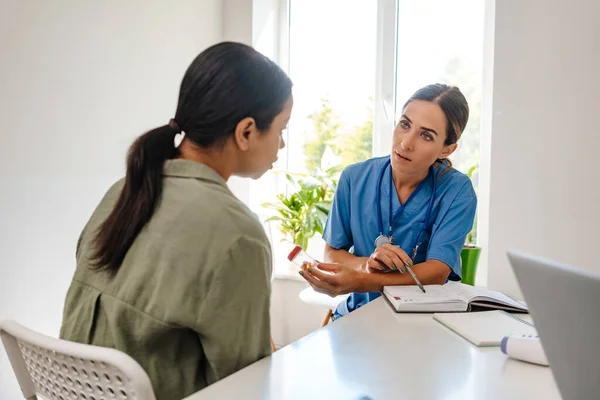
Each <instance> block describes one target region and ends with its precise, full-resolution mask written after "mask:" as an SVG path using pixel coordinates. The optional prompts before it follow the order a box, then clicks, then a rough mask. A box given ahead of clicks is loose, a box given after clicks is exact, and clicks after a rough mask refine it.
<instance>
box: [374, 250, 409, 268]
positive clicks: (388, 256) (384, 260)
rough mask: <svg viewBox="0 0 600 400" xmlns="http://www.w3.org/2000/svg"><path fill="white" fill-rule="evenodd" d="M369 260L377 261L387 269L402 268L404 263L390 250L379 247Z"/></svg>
mask: <svg viewBox="0 0 600 400" xmlns="http://www.w3.org/2000/svg"><path fill="white" fill-rule="evenodd" d="M371 258H372V259H375V260H377V261H379V262H380V263H381V264H383V266H384V267H387V268H389V269H397V268H402V267H403V266H404V261H403V260H402V258H400V257H399V256H398V254H396V253H395V252H393V251H391V250H390V249H387V248H383V247H380V248H378V249H377V250H375V252H374V253H373V254H371Z"/></svg>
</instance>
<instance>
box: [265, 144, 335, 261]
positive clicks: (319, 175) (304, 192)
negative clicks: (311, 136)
mask: <svg viewBox="0 0 600 400" xmlns="http://www.w3.org/2000/svg"><path fill="white" fill-rule="evenodd" d="M326 153H328V152H326ZM323 157H324V159H323V160H322V161H321V167H322V168H323V169H316V170H315V172H314V174H313V175H308V174H291V173H286V178H287V180H288V182H289V183H290V186H291V188H292V190H291V191H290V192H289V193H288V194H283V193H280V194H278V195H277V200H278V201H276V202H272V203H264V204H262V206H263V207H266V208H269V209H272V210H275V212H276V215H274V216H272V217H270V218H268V219H267V220H266V222H272V221H274V222H276V223H277V224H278V226H279V230H280V231H281V233H283V235H284V240H287V241H289V242H291V243H293V244H294V245H298V246H300V247H302V248H303V249H304V250H307V248H308V244H309V239H310V238H312V237H313V236H315V235H316V234H323V229H324V228H325V222H326V221H327V216H328V215H329V210H330V209H331V203H332V202H333V195H334V193H335V188H336V186H337V179H338V175H339V170H340V168H339V164H337V163H334V164H333V165H332V164H331V163H328V160H327V156H326V155H324V156H323ZM329 158H331V156H330V157H329ZM294 176H296V177H298V178H294Z"/></svg>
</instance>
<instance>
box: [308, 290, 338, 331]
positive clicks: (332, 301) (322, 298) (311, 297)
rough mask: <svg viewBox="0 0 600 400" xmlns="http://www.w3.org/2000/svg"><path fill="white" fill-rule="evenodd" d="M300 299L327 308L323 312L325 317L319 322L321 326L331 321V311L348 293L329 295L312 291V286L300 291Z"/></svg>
mask: <svg viewBox="0 0 600 400" xmlns="http://www.w3.org/2000/svg"><path fill="white" fill-rule="evenodd" d="M298 296H299V297H300V300H302V301H303V302H304V303H306V304H310V305H313V306H317V307H322V308H325V309H327V313H326V314H325V318H324V319H323V322H322V323H321V328H322V327H324V326H325V325H327V324H328V323H329V321H331V317H332V316H333V312H334V311H335V309H336V308H337V306H338V304H340V303H341V302H342V301H345V300H346V298H348V296H350V294H343V295H340V296H336V297H331V296H328V295H326V294H322V293H317V292H315V291H314V289H313V288H312V287H308V288H306V289H304V290H303V291H301V292H300V294H299V295H298Z"/></svg>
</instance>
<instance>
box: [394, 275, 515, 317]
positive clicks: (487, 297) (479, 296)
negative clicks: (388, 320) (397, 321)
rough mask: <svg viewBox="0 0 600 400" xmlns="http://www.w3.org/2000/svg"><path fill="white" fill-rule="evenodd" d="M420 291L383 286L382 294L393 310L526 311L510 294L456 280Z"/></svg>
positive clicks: (417, 289) (413, 288) (413, 287)
mask: <svg viewBox="0 0 600 400" xmlns="http://www.w3.org/2000/svg"><path fill="white" fill-rule="evenodd" d="M425 290H426V291H427V293H423V292H422V291H421V290H420V289H419V288H418V287H417V286H385V287H384V288H383V295H384V296H385V297H386V299H387V300H388V302H389V303H390V305H391V306H392V308H394V309H395V310H396V312H461V311H474V310H477V309H479V310H481V309H502V310H508V311H513V312H527V306H525V305H523V304H521V303H519V302H518V301H515V300H513V299H511V298H510V297H508V296H506V295H504V294H502V293H500V292H494V291H493V290H488V289H485V288H480V287H473V286H469V285H465V284H463V283H459V282H448V283H446V284H445V285H426V286H425Z"/></svg>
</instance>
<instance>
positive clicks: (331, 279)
mask: <svg viewBox="0 0 600 400" xmlns="http://www.w3.org/2000/svg"><path fill="white" fill-rule="evenodd" d="M323 265H325V264H319V265H317V267H316V268H315V267H312V268H308V269H307V270H306V272H308V273H309V275H313V276H315V277H316V278H317V279H318V280H320V281H321V282H325V283H327V284H329V285H331V286H337V285H338V283H339V282H338V276H337V275H334V274H331V273H327V272H323V268H322V266H323ZM332 270H333V271H338V270H339V269H338V268H335V269H330V271H332Z"/></svg>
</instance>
